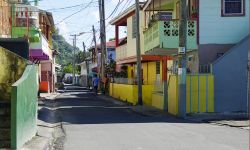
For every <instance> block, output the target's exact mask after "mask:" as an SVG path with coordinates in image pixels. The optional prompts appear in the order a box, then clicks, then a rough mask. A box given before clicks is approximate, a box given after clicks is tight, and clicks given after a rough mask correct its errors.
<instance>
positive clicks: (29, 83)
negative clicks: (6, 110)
mask: <svg viewBox="0 0 250 150" xmlns="http://www.w3.org/2000/svg"><path fill="white" fill-rule="evenodd" d="M37 93H38V67H37V66H35V65H28V66H27V67H26V69H25V71H24V73H23V75H22V77H21V78H20V79H19V80H18V81H17V82H16V83H14V84H13V85H12V93H11V149H19V148H20V147H21V146H22V145H23V144H24V143H26V142H27V141H29V140H30V139H31V138H32V137H34V136H35V134H36V119H37V105H38V104H37Z"/></svg>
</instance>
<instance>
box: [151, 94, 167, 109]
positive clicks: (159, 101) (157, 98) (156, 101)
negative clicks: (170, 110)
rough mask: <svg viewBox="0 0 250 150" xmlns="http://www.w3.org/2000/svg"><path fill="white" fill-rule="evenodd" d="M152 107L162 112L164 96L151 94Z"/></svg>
mask: <svg viewBox="0 0 250 150" xmlns="http://www.w3.org/2000/svg"><path fill="white" fill-rule="evenodd" d="M152 106H153V107H155V108H158V109H160V110H164V96H163V94H162V93H152Z"/></svg>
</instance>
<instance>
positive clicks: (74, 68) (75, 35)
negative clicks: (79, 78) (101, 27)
mask: <svg viewBox="0 0 250 150" xmlns="http://www.w3.org/2000/svg"><path fill="white" fill-rule="evenodd" d="M85 33H91V32H80V33H78V34H71V35H70V36H73V37H74V39H73V46H74V50H73V83H72V84H73V85H75V84H76V73H75V72H76V71H75V70H76V63H75V52H76V37H77V36H81V35H83V34H85Z"/></svg>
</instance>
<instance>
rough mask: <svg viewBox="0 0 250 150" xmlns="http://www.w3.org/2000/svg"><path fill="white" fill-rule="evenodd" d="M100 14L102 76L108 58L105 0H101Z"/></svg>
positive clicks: (102, 75)
mask: <svg viewBox="0 0 250 150" xmlns="http://www.w3.org/2000/svg"><path fill="white" fill-rule="evenodd" d="M99 14H100V38H101V77H104V74H105V68H104V67H105V60H106V29H105V6H104V0H99Z"/></svg>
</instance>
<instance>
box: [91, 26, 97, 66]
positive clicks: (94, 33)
mask: <svg viewBox="0 0 250 150" xmlns="http://www.w3.org/2000/svg"><path fill="white" fill-rule="evenodd" d="M92 30H93V40H94V45H95V55H96V58H95V60H94V61H95V62H97V54H98V50H97V46H96V31H95V26H94V25H93V26H92Z"/></svg>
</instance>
